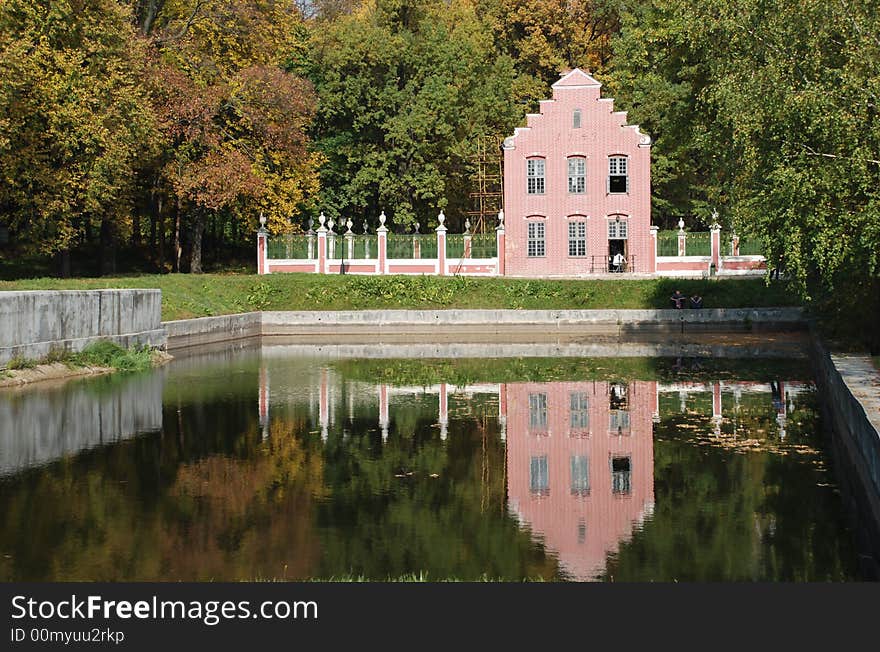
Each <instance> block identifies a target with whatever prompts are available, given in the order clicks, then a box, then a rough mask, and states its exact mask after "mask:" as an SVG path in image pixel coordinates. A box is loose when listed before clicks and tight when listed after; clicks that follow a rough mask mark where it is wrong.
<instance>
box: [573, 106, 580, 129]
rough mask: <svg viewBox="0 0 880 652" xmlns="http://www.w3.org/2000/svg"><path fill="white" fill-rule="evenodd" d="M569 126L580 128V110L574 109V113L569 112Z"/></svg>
mask: <svg viewBox="0 0 880 652" xmlns="http://www.w3.org/2000/svg"><path fill="white" fill-rule="evenodd" d="M571 128H572V129H580V128H581V110H580V109H575V110H574V113H572V114H571Z"/></svg>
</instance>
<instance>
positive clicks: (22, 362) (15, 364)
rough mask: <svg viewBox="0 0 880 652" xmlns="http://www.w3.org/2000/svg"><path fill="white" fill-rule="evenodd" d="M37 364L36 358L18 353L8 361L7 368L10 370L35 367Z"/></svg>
mask: <svg viewBox="0 0 880 652" xmlns="http://www.w3.org/2000/svg"><path fill="white" fill-rule="evenodd" d="M36 366H37V362H36V361H35V360H29V359H27V358H25V357H23V356H20V355H17V356H15V357H14V358H12V359H11V360H10V361H9V362H7V363H6V369H8V370H9V371H18V370H21V369H33V368H34V367H36Z"/></svg>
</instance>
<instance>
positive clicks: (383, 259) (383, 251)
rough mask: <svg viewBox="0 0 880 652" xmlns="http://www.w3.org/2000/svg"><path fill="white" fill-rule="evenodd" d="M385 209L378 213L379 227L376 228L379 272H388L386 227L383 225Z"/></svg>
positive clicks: (385, 218)
mask: <svg viewBox="0 0 880 652" xmlns="http://www.w3.org/2000/svg"><path fill="white" fill-rule="evenodd" d="M387 219H388V218H387V217H385V211H382V212H381V213H380V214H379V228H378V229H376V236H377V239H378V241H379V254H378V256H379V273H380V274H387V273H388V227H387V226H385V220H387Z"/></svg>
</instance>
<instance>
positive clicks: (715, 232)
mask: <svg viewBox="0 0 880 652" xmlns="http://www.w3.org/2000/svg"><path fill="white" fill-rule="evenodd" d="M709 246H710V254H711V256H712V263H711V264H712V265H714V266H715V273H716V274H717V273H718V272H719V271H721V260H722V259H721V225H720V224H718V211H716V210H713V211H712V225H711V226H710V227H709ZM709 273H710V274H711V273H712V270H711V269H710V272H709Z"/></svg>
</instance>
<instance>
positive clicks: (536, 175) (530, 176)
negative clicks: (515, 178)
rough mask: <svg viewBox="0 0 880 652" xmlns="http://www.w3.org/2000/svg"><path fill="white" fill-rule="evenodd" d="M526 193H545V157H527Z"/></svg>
mask: <svg viewBox="0 0 880 652" xmlns="http://www.w3.org/2000/svg"><path fill="white" fill-rule="evenodd" d="M526 193H527V194H529V195H543V194H544V159H543V158H538V157H532V158H529V159H526Z"/></svg>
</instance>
